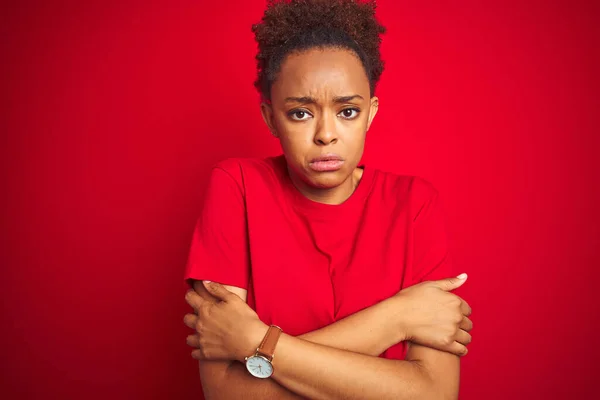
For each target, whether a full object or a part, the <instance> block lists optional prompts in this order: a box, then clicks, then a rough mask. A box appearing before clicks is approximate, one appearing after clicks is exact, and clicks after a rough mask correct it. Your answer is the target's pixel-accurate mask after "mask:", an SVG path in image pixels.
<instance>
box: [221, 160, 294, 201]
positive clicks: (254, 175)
mask: <svg viewBox="0 0 600 400" xmlns="http://www.w3.org/2000/svg"><path fill="white" fill-rule="evenodd" d="M283 165H285V160H284V159H283V156H277V157H266V158H242V157H236V158H226V159H224V160H221V161H219V162H217V163H216V164H214V165H213V167H212V172H211V181H214V180H215V179H218V180H230V181H233V182H235V183H236V184H237V185H238V186H239V188H240V189H241V190H242V191H243V192H244V191H245V190H244V188H246V187H247V186H249V185H250V186H254V185H256V184H258V183H268V182H269V181H273V180H277V179H278V177H279V176H280V175H281V170H282V169H283Z"/></svg>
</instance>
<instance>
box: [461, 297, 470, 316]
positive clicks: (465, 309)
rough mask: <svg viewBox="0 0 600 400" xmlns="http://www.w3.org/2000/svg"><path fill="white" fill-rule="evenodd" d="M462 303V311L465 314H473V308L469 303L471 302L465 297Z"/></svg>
mask: <svg viewBox="0 0 600 400" xmlns="http://www.w3.org/2000/svg"><path fill="white" fill-rule="evenodd" d="M461 300H462V303H461V305H460V310H461V311H462V313H463V314H464V315H466V316H467V317H468V316H470V315H471V313H472V312H473V310H471V306H470V305H469V303H467V302H466V301H464V300H463V299H461Z"/></svg>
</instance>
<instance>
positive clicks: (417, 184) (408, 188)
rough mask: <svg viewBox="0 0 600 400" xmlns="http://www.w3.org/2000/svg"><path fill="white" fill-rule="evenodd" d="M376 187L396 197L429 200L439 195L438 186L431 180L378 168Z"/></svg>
mask: <svg viewBox="0 0 600 400" xmlns="http://www.w3.org/2000/svg"><path fill="white" fill-rule="evenodd" d="M376 176H377V179H376V187H377V188H378V190H382V191H385V192H387V193H388V194H390V195H393V196H395V197H396V199H409V198H411V199H414V200H417V201H418V200H428V199H431V198H432V197H435V196H437V195H438V190H437V188H436V187H435V186H434V185H433V183H431V182H430V181H429V180H427V179H425V178H423V177H420V176H417V175H403V174H397V173H394V172H388V171H383V170H376Z"/></svg>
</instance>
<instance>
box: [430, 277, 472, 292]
mask: <svg viewBox="0 0 600 400" xmlns="http://www.w3.org/2000/svg"><path fill="white" fill-rule="evenodd" d="M466 281H467V274H460V275H458V276H457V277H455V278H447V279H441V280H439V281H434V284H435V285H436V286H437V287H439V288H440V289H442V290H445V291H448V292H449V291H451V290H454V289H457V288H459V287H461V286H462V284H463V283H465V282H466Z"/></svg>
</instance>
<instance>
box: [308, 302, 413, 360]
mask: <svg viewBox="0 0 600 400" xmlns="http://www.w3.org/2000/svg"><path fill="white" fill-rule="evenodd" d="M401 316H402V311H401V303H400V301H399V299H397V298H395V297H392V298H389V299H387V300H384V301H382V302H380V303H377V304H375V305H373V306H371V307H368V308H365V309H364V310H361V311H359V312H357V313H355V314H352V315H350V316H348V317H346V318H344V319H342V320H340V321H337V322H334V323H333V324H331V325H328V326H326V327H324V328H321V329H318V330H315V331H312V332H309V333H306V334H304V335H300V336H298V337H299V338H301V339H303V340H306V341H309V342H311V343H316V344H320V345H323V346H329V347H334V348H336V349H340V350H347V351H352V352H355V353H360V354H365V355H370V356H378V355H380V354H381V353H383V352H384V351H385V350H387V349H388V348H390V347H391V346H393V345H395V344H397V343H399V342H401V341H403V340H405V337H406V335H405V332H403V330H402V323H401V321H398V320H399V319H401Z"/></svg>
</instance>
